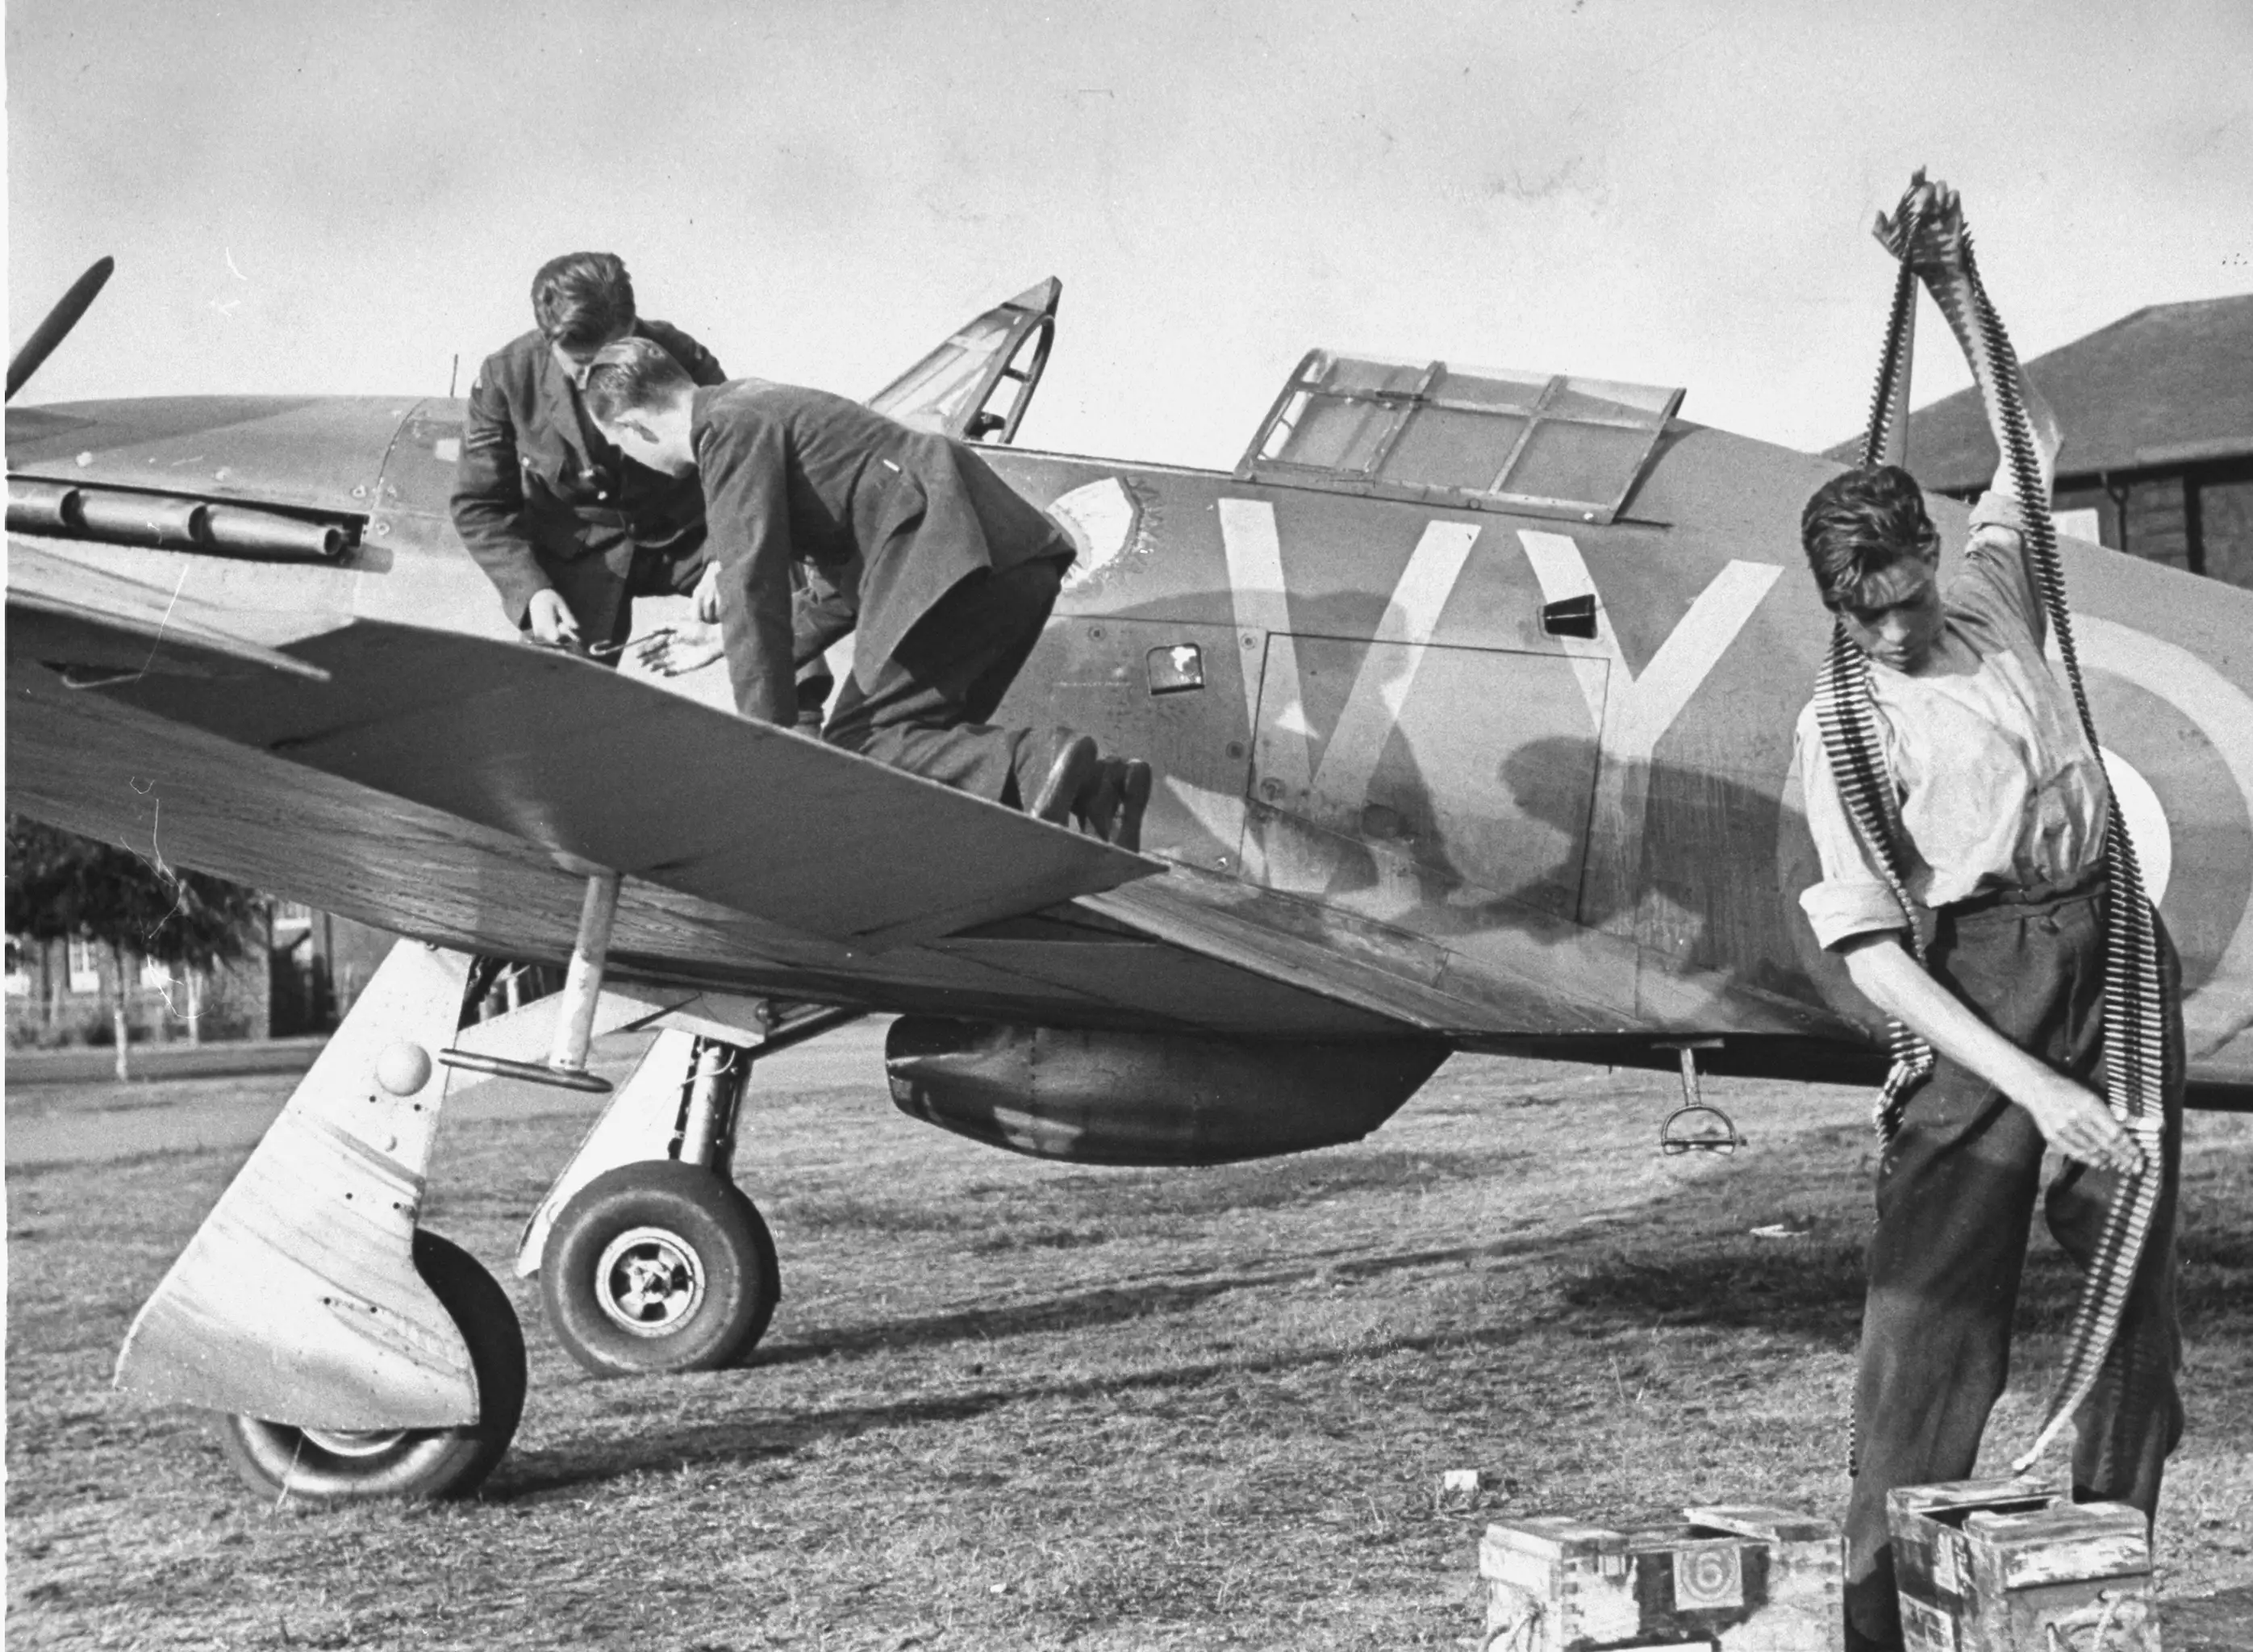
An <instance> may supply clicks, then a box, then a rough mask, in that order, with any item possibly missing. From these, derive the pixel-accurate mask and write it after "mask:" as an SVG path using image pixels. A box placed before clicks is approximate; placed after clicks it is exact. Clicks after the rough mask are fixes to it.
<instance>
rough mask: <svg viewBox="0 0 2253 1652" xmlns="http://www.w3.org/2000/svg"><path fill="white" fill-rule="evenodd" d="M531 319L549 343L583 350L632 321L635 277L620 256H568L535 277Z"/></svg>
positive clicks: (553, 261)
mask: <svg viewBox="0 0 2253 1652" xmlns="http://www.w3.org/2000/svg"><path fill="white" fill-rule="evenodd" d="M532 317H533V319H534V321H535V322H537V323H538V324H539V326H540V334H541V338H545V339H547V340H548V343H549V344H551V345H568V346H571V347H574V348H576V349H581V350H584V349H586V348H588V347H589V346H590V345H598V344H601V343H602V342H603V340H605V339H607V338H610V337H611V336H612V335H613V334H616V333H617V332H619V331H622V330H624V329H625V328H628V327H631V326H632V325H633V323H634V291H633V278H632V277H631V276H630V275H627V274H626V266H625V261H624V259H622V258H620V257H619V256H618V255H617V254H616V253H566V254H563V255H562V257H561V258H551V259H549V260H548V261H547V262H546V263H544V264H542V265H541V267H540V273H539V274H538V275H534V277H533V278H532Z"/></svg>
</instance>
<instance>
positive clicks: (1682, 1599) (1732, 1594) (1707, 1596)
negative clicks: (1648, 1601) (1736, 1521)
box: [1674, 1543, 1745, 1612]
mask: <svg viewBox="0 0 2253 1652" xmlns="http://www.w3.org/2000/svg"><path fill="white" fill-rule="evenodd" d="M1744 1603H1745V1557H1744V1551H1742V1550H1741V1549H1740V1548H1738V1547H1737V1546H1736V1544H1733V1543H1732V1544H1715V1545H1713V1546H1712V1547H1711V1548H1702V1549H1679V1550H1677V1551H1675V1555H1674V1609H1675V1610H1676V1611H1678V1612H1717V1611H1724V1610H1726V1609H1728V1608H1731V1607H1740V1606H1742V1605H1744Z"/></svg>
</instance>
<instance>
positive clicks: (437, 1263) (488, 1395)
mask: <svg viewBox="0 0 2253 1652" xmlns="http://www.w3.org/2000/svg"><path fill="white" fill-rule="evenodd" d="M415 1272H418V1273H420V1274H421V1275H422V1280H423V1283H424V1284H426V1285H428V1286H429V1287H430V1290H431V1293H433V1294H434V1295H436V1297H437V1299H438V1300H439V1301H440V1302H441V1303H443V1305H444V1306H445V1309H446V1312H447V1313H448V1314H450V1315H451V1316H452V1318H453V1321H454V1323H455V1325H456V1326H457V1327H458V1328H460V1330H461V1333H462V1340H463V1341H464V1342H467V1343H468V1344H469V1348H470V1365H471V1370H473V1371H474V1372H475V1373H476V1377H477V1384H478V1420H477V1421H476V1422H474V1423H470V1424H467V1425H464V1426H462V1427H459V1428H383V1429H369V1430H365V1431H362V1430H355V1429H343V1428H299V1427H296V1426H294V1425H290V1424H288V1423H269V1422H264V1421H262V1420H260V1419H259V1418H255V1417H221V1418H220V1419H219V1438H220V1448H221V1449H222V1450H223V1451H225V1452H226V1453H227V1461H228V1463H229V1464H230V1465H231V1466H232V1467H234V1472H235V1473H236V1474H239V1475H241V1478H242V1481H243V1483H244V1484H245V1485H247V1486H248V1487H249V1488H251V1489H252V1490H253V1491H255V1492H256V1493H258V1495H260V1496H262V1497H264V1498H268V1499H269V1500H271V1501H274V1502H301V1503H308V1504H311V1505H313V1506H315V1507H328V1506H332V1505H335V1504H338V1503H347V1502H369V1501H373V1500H376V1499H384V1498H409V1499H422V1498H431V1497H463V1496H467V1495H469V1494H470V1493H471V1492H472V1491H474V1490H476V1489H477V1488H478V1486H479V1485H480V1484H481V1483H482V1482H483V1481H484V1480H485V1476H486V1475H487V1474H491V1473H492V1471H493V1468H494V1467H495V1466H496V1465H497V1464H499V1461H500V1460H501V1458H502V1456H503V1454H504V1453H506V1452H507V1450H508V1442H509V1440H510V1439H512V1438H513V1436H514V1435H515V1433H516V1425H517V1422H518V1420H519V1419H520V1418H522V1416H523V1415H524V1391H525V1368H524V1333H523V1331H522V1330H521V1329H520V1328H519V1327H518V1325H517V1322H516V1309H515V1308H514V1307H512V1306H511V1305H510V1303H509V1300H508V1295H507V1293H506V1292H504V1291H503V1290H502V1289H501V1288H500V1286H499V1284H498V1283H496V1282H495V1280H494V1279H493V1276H492V1274H490V1273H488V1272H485V1269H484V1268H483V1267H481V1266H479V1265H478V1260H477V1258H475V1257H473V1256H471V1254H470V1253H469V1252H468V1251H464V1250H463V1249H462V1248H461V1246H459V1245H457V1244H453V1243H452V1242H451V1241H450V1240H446V1239H442V1238H440V1237H438V1236H437V1235H436V1234H435V1233H422V1232H418V1233H416V1234H415Z"/></svg>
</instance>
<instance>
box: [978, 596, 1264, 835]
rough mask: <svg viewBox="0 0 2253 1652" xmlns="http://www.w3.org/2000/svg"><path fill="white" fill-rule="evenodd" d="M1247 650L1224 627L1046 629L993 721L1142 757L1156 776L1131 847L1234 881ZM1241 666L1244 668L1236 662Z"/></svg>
mask: <svg viewBox="0 0 2253 1652" xmlns="http://www.w3.org/2000/svg"><path fill="white" fill-rule="evenodd" d="M1247 662H1248V663H1247ZM1258 669H1259V653H1258V652H1257V650H1256V647H1255V648H1246V647H1245V645H1244V644H1243V641H1242V639H1241V638H1239V637H1238V634H1237V632H1236V631H1235V629H1234V628H1233V627H1231V626H1226V625H1196V624H1186V623H1184V622H1182V621H1179V620H1148V619H1118V618H1114V617H1104V618H1099V619H1098V618H1078V617H1073V618H1065V619H1059V620H1053V621H1051V622H1050V624H1049V627H1048V630H1047V631H1046V633H1045V634H1044V635H1043V637H1042V638H1041V644H1040V647H1039V649H1038V651H1037V652H1036V653H1035V655H1034V657H1033V659H1032V660H1031V661H1030V662H1029V664H1028V665H1027V666H1026V668H1025V670H1024V671H1023V672H1022V673H1020V674H1019V679H1018V680H1019V681H1020V682H1021V683H1022V684H1024V685H1025V689H1024V692H1023V693H1022V694H1015V693H1013V694H1012V696H1011V698H1010V699H1009V700H1008V701H1004V702H1003V705H1002V708H1001V711H999V712H997V713H996V714H995V721H1000V722H1003V723H1008V722H1011V721H1020V722H1028V723H1050V722H1053V723H1061V724H1064V726H1065V727H1067V728H1074V729H1077V730H1078V731H1079V732H1080V733H1082V734H1086V735H1093V736H1094V737H1095V741H1096V743H1097V744H1098V745H1099V746H1100V747H1101V748H1102V749H1104V750H1105V751H1106V752H1109V753H1113V754H1116V755H1120V756H1133V757H1141V758H1144V759H1146V760H1147V762H1148V763H1149V764H1150V767H1151V769H1152V770H1154V773H1155V776H1156V781H1157V784H1156V786H1155V789H1154V791H1153V793H1152V795H1151V798H1150V807H1149V811H1148V812H1147V814H1146V815H1145V817H1144V819H1143V822H1142V847H1143V849H1144V850H1145V851H1146V852H1147V853H1148V854H1161V855H1164V856H1166V857H1167V858H1168V859H1169V860H1175V861H1187V862H1188V863H1189V864H1190V865H1192V866H1199V867H1204V868H1209V869H1210V870H1212V871H1216V872H1234V871H1235V870H1237V867H1238V854H1239V853H1240V845H1241V843H1242V840H1243V836H1244V797H1245V774H1246V773H1247V772H1248V771H1249V770H1250V768H1251V763H1252V759H1251V754H1250V752H1249V751H1248V750H1247V749H1246V747H1245V738H1244V734H1245V728H1244V708H1245V703H1246V700H1247V696H1246V695H1245V692H1244V689H1245V684H1244V673H1245V671H1247V670H1251V671H1255V672H1256V671H1257V670H1258Z"/></svg>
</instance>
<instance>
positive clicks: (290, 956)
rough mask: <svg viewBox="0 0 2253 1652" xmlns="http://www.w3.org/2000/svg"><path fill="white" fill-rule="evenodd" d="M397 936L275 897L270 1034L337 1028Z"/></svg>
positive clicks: (270, 949)
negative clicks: (276, 899) (278, 899)
mask: <svg viewBox="0 0 2253 1652" xmlns="http://www.w3.org/2000/svg"><path fill="white" fill-rule="evenodd" d="M397 939H398V937H397V936H395V935H394V934H392V933H391V932H390V931H387V930H379V929H374V928H372V927H370V926H369V925H367V924H356V923H354V922H353V921H352V919H350V918H348V917H336V916H335V915H334V914H333V913H329V912H317V911H315V910H313V909H312V908H311V907H310V906H305V905H303V904H302V903H298V902H296V901H276V903H274V918H273V927H272V932H271V935H270V938H269V952H270V956H271V959H272V963H271V966H270V967H271V972H272V974H271V997H272V1002H273V1010H272V1013H271V1015H270V1017H269V1028H270V1031H271V1033H272V1035H273V1036H275V1037H276V1038H288V1037H291V1036H294V1035H296V1034H299V1033H324V1032H327V1031H330V1030H331V1028H334V1027H335V1026H336V1024H337V1023H338V1021H342V1020H343V1019H344V1018H345V1015H346V1014H349V1013H350V1012H351V1009H352V1004H353V1002H354V1000H357V999H358V998H359V995H360V993H361V990H362V989H363V988H365V987H366V986H367V981H368V977H369V976H371V975H373V974H374V973H375V966H376V965H379V964H380V963H382V962H383V958H384V954H385V953H387V952H388V951H390V950H391V944H392V943H393V942H394V941H395V940H397Z"/></svg>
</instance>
